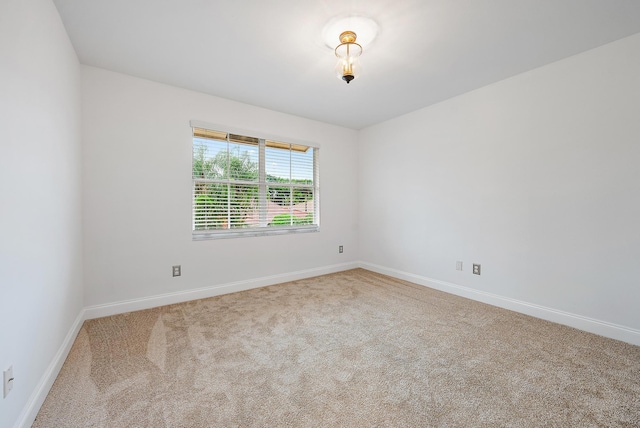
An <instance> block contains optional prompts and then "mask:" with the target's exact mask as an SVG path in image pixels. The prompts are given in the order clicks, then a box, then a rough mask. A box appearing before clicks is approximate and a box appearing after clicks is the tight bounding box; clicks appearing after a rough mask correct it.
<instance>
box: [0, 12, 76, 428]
mask: <svg viewBox="0 0 640 428" xmlns="http://www.w3.org/2000/svg"><path fill="white" fill-rule="evenodd" d="M0 94H1V95H0V296H1V297H0V307H1V310H0V326H2V327H1V328H0V369H1V370H6V369H7V368H8V367H9V365H13V370H14V376H15V386H14V389H13V391H12V392H11V393H10V394H9V396H8V397H7V398H5V399H2V398H0V426H2V427H10V426H12V425H13V424H14V423H16V421H17V420H18V419H23V418H24V415H25V413H28V411H29V409H31V410H33V409H34V408H35V410H36V411H37V409H38V407H39V405H40V403H39V402H34V401H33V400H36V401H37V398H38V397H36V395H37V392H38V391H39V390H41V389H42V388H44V389H45V390H46V389H48V386H50V385H45V384H43V381H44V380H45V378H47V374H48V373H49V374H50V372H51V370H52V367H51V366H50V364H51V363H52V361H54V360H55V356H56V355H59V353H60V351H61V346H62V344H63V342H64V341H65V337H66V336H67V333H68V332H69V331H70V329H72V326H73V324H74V321H75V320H76V317H78V315H79V314H80V311H81V309H82V299H83V292H82V248H81V245H82V240H81V185H80V177H81V164H80V161H81V150H80V72H79V64H78V59H77V57H76V55H75V52H74V51H73V48H72V46H71V43H70V42H69V39H68V37H67V34H66V32H65V29H64V27H63V26H62V22H61V21H60V17H59V16H58V12H57V10H56V8H55V6H54V5H53V3H52V2H51V1H50V0H9V1H3V2H2V3H1V5H0ZM76 324H77V323H76ZM53 370H55V368H53ZM51 380H52V379H51ZM0 397H1V396H0ZM42 398H44V397H42ZM21 412H23V413H22V416H21Z"/></svg>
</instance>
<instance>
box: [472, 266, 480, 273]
mask: <svg viewBox="0 0 640 428" xmlns="http://www.w3.org/2000/svg"><path fill="white" fill-rule="evenodd" d="M473 274H474V275H480V265H479V264H476V263H474V264H473Z"/></svg>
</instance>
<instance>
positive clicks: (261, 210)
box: [192, 127, 319, 235]
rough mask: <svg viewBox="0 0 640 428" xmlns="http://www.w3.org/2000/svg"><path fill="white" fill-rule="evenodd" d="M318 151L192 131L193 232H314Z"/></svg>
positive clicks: (296, 145)
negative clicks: (304, 230) (305, 230)
mask: <svg viewBox="0 0 640 428" xmlns="http://www.w3.org/2000/svg"><path fill="white" fill-rule="evenodd" d="M317 156H318V149H317V148H313V147H310V146H305V145H300V144H290V143H285V142H281V141H272V140H266V139H260V138H255V137H250V136H244V135H237V134H231V133H225V132H221V131H216V130H209V129H205V128H198V127H194V128H193V164H192V166H193V168H192V179H193V233H194V235H196V234H210V235H215V234H224V233H227V234H228V233H229V232H234V234H235V235H237V234H242V233H244V232H246V233H251V234H255V233H254V232H256V231H259V230H262V231H268V230H273V231H282V230H297V229H309V228H312V229H314V230H317V228H318V225H319V216H318V194H319V188H318V180H317V176H318V165H317Z"/></svg>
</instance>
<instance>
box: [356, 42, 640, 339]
mask: <svg viewBox="0 0 640 428" xmlns="http://www.w3.org/2000/svg"><path fill="white" fill-rule="evenodd" d="M638 52H640V35H636V36H632V37H629V38H626V39H622V40H620V41H617V42H614V43H611V44H609V45H605V46H603V47H600V48H597V49H594V50H591V51H587V52H584V53H582V54H580V55H576V56H574V57H571V58H568V59H565V60H562V61H559V62H556V63H553V64H549V65H547V66H545V67H542V68H539V69H536V70H533V71H531V72H528V73H524V74H521V75H518V76H515V77H513V78H510V79H507V80H504V81H501V82H498V83H496V84H493V85H490V86H487V87H484V88H481V89H478V90H475V91H473V92H470V93H467V94H464V95H461V96H459V97H456V98H453V99H450V100H448V101H445V102H442V103H440V104H437V105H434V106H431V107H429V108H425V109H422V110H419V111H416V112H413V113H410V114H407V115H405V116H402V117H399V118H396V119H394V120H390V121H387V122H385V123H381V124H378V125H376V126H373V127H370V128H367V129H364V130H362V131H361V133H360V135H359V145H360V150H361V152H362V158H361V162H360V170H359V177H360V186H359V191H360V202H359V212H360V217H359V218H360V234H359V242H360V245H359V247H360V250H361V251H360V258H361V260H363V261H364V262H368V263H372V264H376V265H379V266H383V267H386V268H389V269H395V270H397V271H400V272H404V273H409V274H413V275H418V276H421V277H425V278H430V279H435V280H440V281H445V282H448V283H450V284H454V285H460V286H465V287H469V288H471V289H474V290H480V291H483V292H485V293H493V294H495V295H498V296H501V297H504V298H510V299H517V300H520V301H523V302H526V303H531V304H535V305H540V306H544V307H547V308H550V309H553V310H560V311H565V312H568V313H570V314H575V315H578V316H580V317H587V318H593V319H596V320H601V321H605V322H608V323H613V324H618V325H621V326H625V327H629V328H632V329H636V330H638V329H640V311H638V309H637V303H638V302H639V301H640V287H638V281H639V279H638V278H640V263H638V260H640V223H638V218H640V168H638V165H639V164H640V144H638V141H640V121H638V113H639V110H638V100H639V99H640V55H638ZM416 84H417V85H419V82H416ZM457 260H462V261H464V263H465V268H464V271H462V272H458V271H456V270H455V266H456V261H457ZM474 262H477V263H481V264H482V275H481V276H477V275H472V274H471V263H474ZM639 337H640V336H639Z"/></svg>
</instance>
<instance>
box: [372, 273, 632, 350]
mask: <svg viewBox="0 0 640 428" xmlns="http://www.w3.org/2000/svg"><path fill="white" fill-rule="evenodd" d="M359 266H360V267H361V268H363V269H367V270H370V271H373V272H377V273H381V274H383V275H388V276H391V277H394V278H398V279H402V280H405V281H409V282H413V283H415V284H419V285H424V286H426V287H429V288H433V289H436V290H440V291H444V292H445V293H449V294H455V295H457V296H461V297H466V298H468V299H471V300H476V301H479V302H483V303H487V304H490V305H493V306H498V307H500V308H504V309H509V310H512V311H515V312H520V313H523V314H526V315H531V316H533V317H536V318H541V319H544V320H547V321H552V322H556V323H558V324H563V325H566V326H569V327H573V328H577V329H579V330H583V331H587V332H589V333H594V334H598V335H600V336H605V337H609V338H611V339H616V340H621V341H623V342H627V343H631V344H632V345H638V346H640V330H636V329H633V328H630V327H625V326H622V325H618V324H614V323H610V322H606V321H601V320H597V319H593V318H589V317H585V316H582V315H577V314H572V313H569V312H564V311H561V310H557V309H553V308H548V307H545V306H540V305H536V304H533V303H528V302H524V301H521V300H517V299H512V298H510V297H504V296H500V295H497V294H493V293H487V292H485V291H481V290H475V289H473V288H469V287H464V286H461V285H457V284H453V283H450V282H446V281H440V280H437V279H432V278H427V277H424V276H420V275H415V274H412V273H408V272H403V271H399V270H396V269H391V268H388V267H385V266H380V265H376V264H373V263H366V262H360V263H359Z"/></svg>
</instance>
